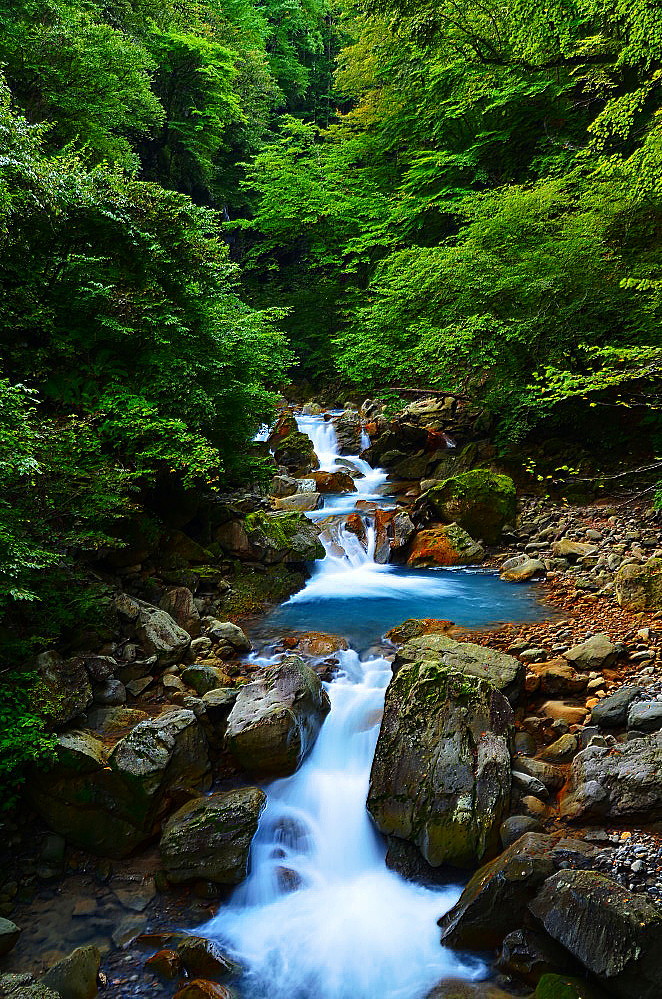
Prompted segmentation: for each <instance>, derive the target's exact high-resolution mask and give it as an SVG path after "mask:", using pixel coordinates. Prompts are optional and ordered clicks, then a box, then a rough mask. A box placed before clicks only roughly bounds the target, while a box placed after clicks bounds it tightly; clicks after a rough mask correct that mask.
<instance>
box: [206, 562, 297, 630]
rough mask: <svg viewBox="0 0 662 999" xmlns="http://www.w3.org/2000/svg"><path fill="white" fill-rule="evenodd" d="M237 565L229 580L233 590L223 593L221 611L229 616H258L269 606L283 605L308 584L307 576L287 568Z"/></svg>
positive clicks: (284, 566)
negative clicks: (258, 567)
mask: <svg viewBox="0 0 662 999" xmlns="http://www.w3.org/2000/svg"><path fill="white" fill-rule="evenodd" d="M260 569H261V570H262V571H257V570H256V569H255V568H252V567H251V566H250V565H242V564H241V563H238V562H237V563H235V564H234V566H233V574H232V576H230V577H229V582H230V589H229V590H228V591H227V593H224V594H223V598H222V609H223V612H224V613H226V614H227V615H228V616H229V617H241V616H246V615H249V614H251V615H252V614H259V613H261V612H262V611H264V610H265V609H266V608H267V607H271V606H273V605H275V604H280V603H283V601H284V600H287V599H288V597H291V596H292V594H293V593H296V592H297V591H298V590H300V589H301V588H302V587H303V586H304V585H305V582H306V574H305V573H304V572H302V571H301V570H297V569H293V568H290V567H288V566H286V565H273V566H266V567H264V566H260Z"/></svg>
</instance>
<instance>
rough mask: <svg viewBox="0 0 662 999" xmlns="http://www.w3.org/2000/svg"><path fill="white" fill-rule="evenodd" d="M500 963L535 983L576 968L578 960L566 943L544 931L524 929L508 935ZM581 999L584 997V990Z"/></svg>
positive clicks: (499, 966) (514, 974)
mask: <svg viewBox="0 0 662 999" xmlns="http://www.w3.org/2000/svg"><path fill="white" fill-rule="evenodd" d="M496 966H497V968H498V969H499V971H503V972H505V973H506V974H507V975H512V976H514V977H515V978H518V979H519V980H520V981H522V982H526V983H527V985H533V986H535V985H537V983H538V982H539V981H540V979H541V978H542V976H543V975H551V974H554V973H555V972H559V971H564V970H569V971H570V970H574V968H575V962H574V961H573V959H572V958H571V957H570V956H569V954H568V952H567V951H566V950H565V949H564V948H563V947H561V946H560V945H559V944H557V943H556V941H555V940H552V939H550V937H548V936H546V935H545V934H544V933H536V932H534V931H533V930H530V929H523V930H515V931H514V932H513V933H509V934H508V936H507V937H505V938H504V941H503V944H502V947H501V954H500V955H499V960H498V961H497V965H496ZM555 977H556V976H555ZM543 995H544V991H543ZM553 996H554V993H553V992H552V993H550V994H549V999H552V997H553ZM559 999H562V997H559ZM577 999H581V994H579V995H578V997H577Z"/></svg>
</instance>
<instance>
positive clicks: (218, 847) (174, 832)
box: [160, 787, 266, 885]
mask: <svg viewBox="0 0 662 999" xmlns="http://www.w3.org/2000/svg"><path fill="white" fill-rule="evenodd" d="M265 804H266V797H265V794H264V791H262V790H261V789H260V788H258V787H242V788H239V789H238V790H236V791H223V792H219V793H217V794H211V795H209V796H208V797H206V798H195V799H194V800H193V801H189V802H187V804H185V805H184V806H183V807H182V808H180V809H179V811H177V812H175V814H174V815H172V816H171V817H170V818H169V819H168V821H167V823H166V824H165V827H164V830H163V835H162V837H161V843H160V851H161V859H162V861H163V866H164V868H165V871H166V874H167V876H168V880H169V881H171V882H172V883H173V884H180V883H183V882H184V883H185V882H187V881H196V880H199V879H202V880H205V881H213V882H215V883H217V884H229V885H234V884H239V882H240V881H243V879H244V878H245V877H246V873H247V870H248V854H249V850H250V846H251V842H252V839H253V836H254V835H255V832H256V830H257V824H258V820H259V818H260V815H261V813H262V810H263V808H264V806H265Z"/></svg>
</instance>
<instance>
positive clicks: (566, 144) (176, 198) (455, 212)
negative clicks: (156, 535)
mask: <svg viewBox="0 0 662 999" xmlns="http://www.w3.org/2000/svg"><path fill="white" fill-rule="evenodd" d="M0 66H1V67H2V68H1V77H0V243H1V247H2V253H1V256H0V295H1V305H2V307H1V309H0V365H1V370H0V622H1V624H0V784H2V786H3V788H4V789H5V794H6V797H7V799H8V800H9V799H10V798H11V794H12V787H13V786H14V782H15V780H16V779H17V775H19V774H20V773H21V768H22V767H23V766H24V764H25V763H26V762H28V761H31V760H35V759H40V758H42V757H46V756H48V754H49V753H50V751H51V737H50V736H49V735H48V734H47V733H46V731H45V729H44V725H43V720H42V718H41V717H40V714H39V711H38V710H37V709H36V708H35V706H34V703H33V701H32V699H31V697H30V690H31V679H32V673H31V663H32V662H33V660H34V656H35V654H36V653H37V652H39V651H41V650H43V649H44V648H47V647H49V646H50V645H52V644H53V643H56V642H59V643H62V644H63V645H64V646H65V647H67V646H69V647H73V646H75V644H76V641H77V639H80V627H81V621H82V620H83V619H85V621H86V622H88V623H89V621H90V619H91V617H92V615H93V614H94V613H96V612H97V610H98V608H99V606H100V605H102V604H103V600H102V599H101V600H100V595H101V597H103V592H104V580H103V577H102V576H99V575H98V574H97V573H96V572H95V571H94V569H93V567H94V566H95V564H96V561H97V559H98V558H99V556H100V554H103V553H107V552H108V551H109V550H112V549H113V548H114V547H117V546H121V545H122V544H123V543H125V540H126V525H127V523H130V522H131V521H132V519H135V518H136V517H138V518H141V520H140V523H141V525H142V526H141V530H150V529H153V530H157V525H158V504H155V502H154V495H155V493H156V492H158V491H159V490H164V489H168V490H171V491H177V490H179V491H181V492H186V491H191V490H194V491H198V492H199V491H214V490H217V491H218V490H224V489H227V488H230V487H232V486H234V485H236V484H237V483H242V482H246V481H251V482H253V481H260V480H261V479H264V477H265V476H266V477H268V476H269V474H270V471H269V465H268V462H266V463H265V459H264V458H261V457H260V456H255V455H252V454H251V452H250V449H249V448H248V444H249V443H250V441H252V439H253V438H254V436H255V434H256V432H257V431H258V429H259V428H260V426H261V425H262V424H264V423H269V422H270V421H271V419H272V414H273V407H274V404H275V402H276V400H277V399H278V395H279V392H280V391H281V390H282V387H283V386H284V385H287V384H288V383H290V382H292V381H293V382H295V383H298V384H306V385H307V386H313V387H314V388H315V389H317V390H319V391H320V392H321V391H328V392H331V393H335V394H336V395H338V394H340V395H342V393H345V394H346V395H349V396H356V397H357V398H359V397H360V398H363V397H365V396H366V395H372V396H375V397H379V398H382V399H384V400H385V401H386V402H389V400H391V401H392V400H394V399H395V400H397V399H398V398H399V397H400V393H401V392H403V391H407V390H410V389H415V388H417V387H421V388H426V389H430V390H432V391H439V392H443V391H446V392H450V393H457V394H462V395H465V396H468V397H469V398H471V399H474V400H476V401H477V403H478V404H479V405H480V406H481V408H482V410H483V411H484V413H485V420H486V421H487V424H488V425H489V426H490V428H491V429H492V432H493V434H494V436H495V439H496V440H497V441H498V442H499V446H501V447H503V448H508V447H511V446H514V445H519V444H521V443H522V442H527V441H528V440H530V439H532V435H535V433H536V428H537V427H539V426H540V425H541V424H542V423H544V424H545V426H546V427H547V428H549V427H552V428H555V432H556V433H563V434H565V435H569V436H571V437H572V436H573V435H574V436H577V434H584V433H589V434H593V435H594V437H595V439H596V440H598V441H599V440H600V435H601V428H602V426H603V423H602V421H603V419H604V413H605V407H608V412H609V413H611V412H613V411H615V410H617V409H618V408H619V407H621V408H623V409H624V410H626V411H627V412H628V413H632V412H635V413H636V414H638V415H637V419H638V424H637V425H638V427H639V428H642V427H643V428H645V431H646V433H649V434H650V435H651V440H652V441H653V442H654V446H655V447H657V448H659V447H660V446H661V445H662V426H661V424H660V417H659V384H660V375H661V372H662V339H661V337H660V319H661V316H662V270H661V264H662V18H660V11H659V5H658V4H657V3H656V2H655V0H549V2H547V3H545V4H541V3H539V2H532V0H510V2H509V3H507V4H505V3H504V4H488V3H484V2H483V0H435V2H432V0H373V2H372V3H361V2H360V0H177V2H176V0H13V2H12V3H11V4H9V3H5V4H2V5H1V9H0ZM613 443H614V445H615V446H616V447H621V448H622V447H626V446H627V444H626V441H625V440H624V438H622V439H616V440H614V441H613ZM88 626H89V624H88Z"/></svg>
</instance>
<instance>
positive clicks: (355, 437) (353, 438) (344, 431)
mask: <svg viewBox="0 0 662 999" xmlns="http://www.w3.org/2000/svg"><path fill="white" fill-rule="evenodd" d="M362 429H363V428H362V426H361V417H360V416H359V414H358V412H357V410H355V409H354V410H353V409H346V410H345V412H344V413H343V414H342V416H340V417H338V419H337V420H336V436H337V438H338V450H339V452H340V454H358V453H359V451H361V450H362V448H361V431H362Z"/></svg>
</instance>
